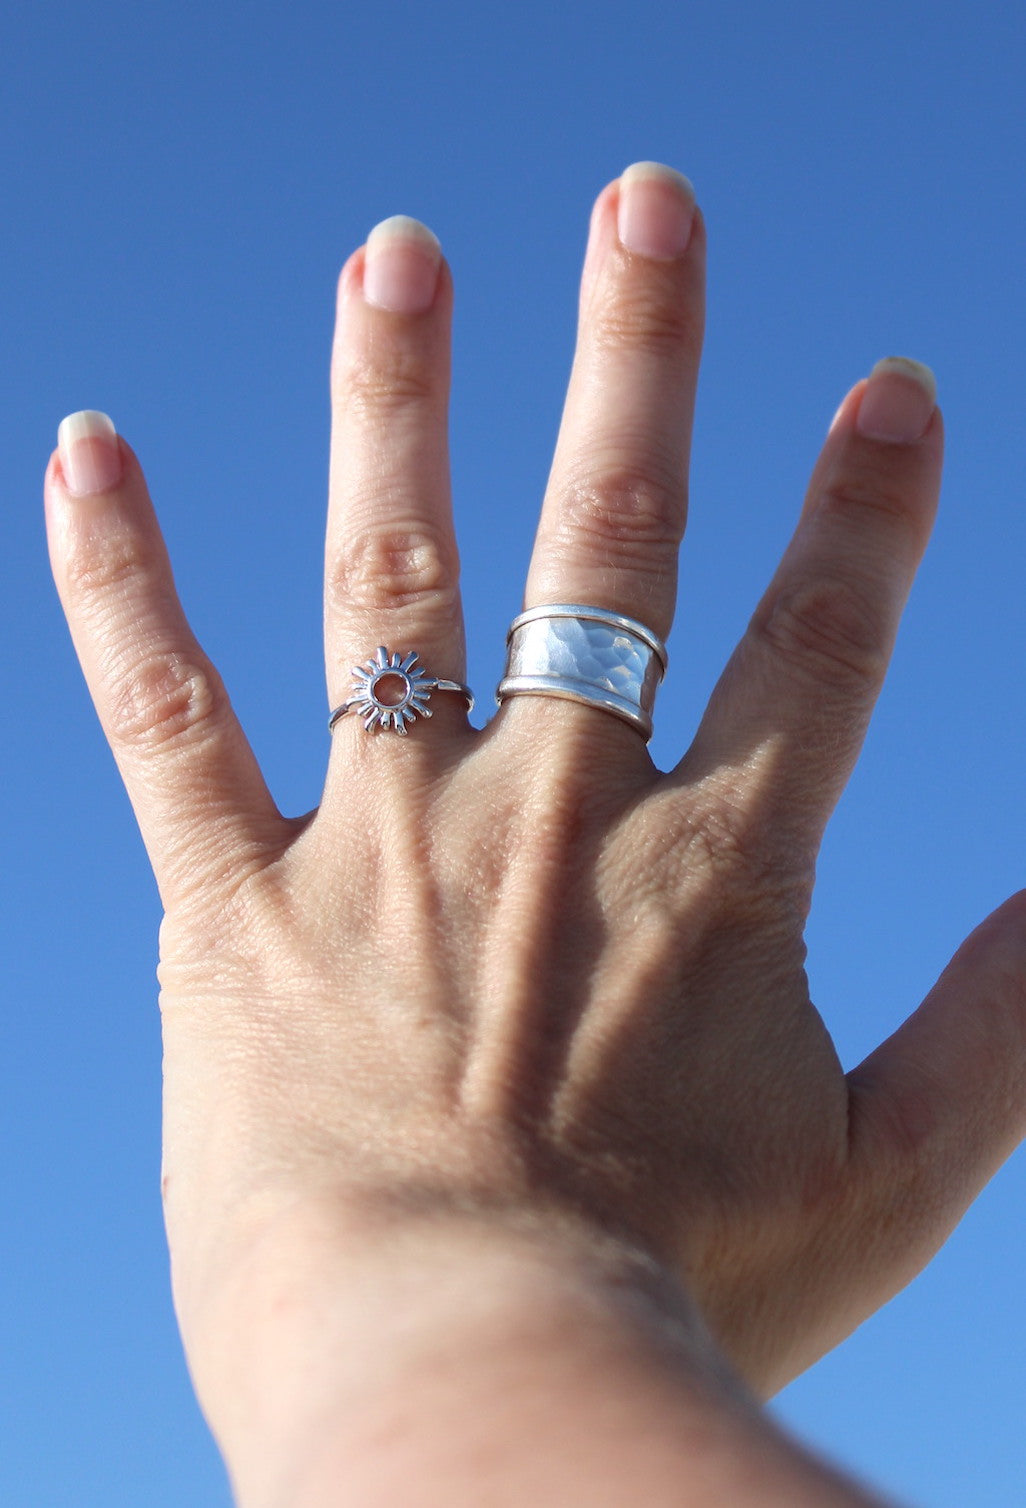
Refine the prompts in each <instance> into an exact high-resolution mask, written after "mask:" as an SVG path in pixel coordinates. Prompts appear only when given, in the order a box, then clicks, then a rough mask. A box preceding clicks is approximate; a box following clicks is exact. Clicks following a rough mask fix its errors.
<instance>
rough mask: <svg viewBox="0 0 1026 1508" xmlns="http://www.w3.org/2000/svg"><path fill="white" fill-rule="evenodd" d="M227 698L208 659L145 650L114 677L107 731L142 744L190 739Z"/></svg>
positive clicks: (207, 727)
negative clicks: (207, 661)
mask: <svg viewBox="0 0 1026 1508" xmlns="http://www.w3.org/2000/svg"><path fill="white" fill-rule="evenodd" d="M227 700H228V698H227V693H226V691H225V689H224V685H223V683H222V681H221V678H220V676H219V675H218V674H217V672H216V671H215V670H214V668H213V666H212V665H210V664H209V663H203V662H202V661H201V660H199V659H198V658H190V657H187V656H185V655H182V654H179V653H171V654H167V653H164V654H150V655H146V656H145V657H143V658H142V659H139V660H137V661H136V662H135V663H133V664H132V665H131V666H130V667H129V668H128V669H126V670H124V671H122V673H121V674H119V675H118V676H117V678H116V679H115V681H114V684H113V692H112V695H111V699H110V704H109V718H110V731H111V734H112V736H113V737H114V739H116V740H117V742H118V743H120V744H123V745H131V746H136V747H142V748H153V747H167V746H169V745H175V744H183V743H188V742H193V741H195V740H197V739H200V738H202V737H203V736H204V735H205V734H206V732H207V731H208V730H210V729H211V728H212V727H213V726H214V725H215V724H216V723H217V722H218V720H219V719H220V717H221V715H222V713H223V712H224V710H225V708H226V706H227Z"/></svg>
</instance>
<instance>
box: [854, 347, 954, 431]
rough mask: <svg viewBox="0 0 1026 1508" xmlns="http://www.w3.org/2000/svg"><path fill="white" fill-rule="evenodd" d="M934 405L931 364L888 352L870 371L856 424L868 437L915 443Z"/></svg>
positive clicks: (930, 416) (934, 380) (924, 429)
mask: <svg viewBox="0 0 1026 1508" xmlns="http://www.w3.org/2000/svg"><path fill="white" fill-rule="evenodd" d="M936 405H937V379H936V378H935V377H934V375H933V373H932V372H931V371H930V368H929V367H927V366H924V365H923V364H922V362H920V361H911V360H909V359H908V357H905V356H887V357H885V358H884V360H883V361H878V362H877V364H876V366H875V367H874V368H873V370H872V371H871V372H870V374H869V382H868V384H867V386H866V390H865V392H864V393H863V394H862V402H861V403H860V404H859V411H858V415H857V417H856V420H855V427H856V429H857V430H858V432H859V434H860V435H864V436H865V437H866V439H867V440H883V441H884V442H885V443H887V444H889V445H914V444H915V442H916V441H917V440H921V439H922V438H923V435H924V434H925V433H926V431H927V428H928V427H929V423H930V420H931V419H932V417H933V411H934V408H935V407H936Z"/></svg>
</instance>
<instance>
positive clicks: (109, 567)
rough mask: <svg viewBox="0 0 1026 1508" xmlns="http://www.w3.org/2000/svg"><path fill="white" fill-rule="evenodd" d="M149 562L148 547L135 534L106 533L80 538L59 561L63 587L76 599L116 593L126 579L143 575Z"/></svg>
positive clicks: (125, 582) (149, 551) (149, 553)
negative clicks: (89, 537)
mask: <svg viewBox="0 0 1026 1508" xmlns="http://www.w3.org/2000/svg"><path fill="white" fill-rule="evenodd" d="M151 564H152V549H151V547H150V546H149V545H148V544H147V542H146V541H144V540H143V539H141V538H140V537H139V536H138V535H137V534H135V533H131V532H124V533H121V534H112V533H107V534H104V535H103V536H102V538H96V539H91V540H85V541H82V543H81V545H80V547H79V548H78V549H76V550H74V551H73V552H72V553H70V554H69V556H68V557H67V559H66V560H65V561H64V564H63V576H64V581H65V584H66V586H67V589H68V591H69V593H70V594H71V596H72V597H73V598H75V599H76V600H85V601H88V600H89V599H91V598H103V597H108V596H112V595H115V596H116V595H117V594H118V592H119V591H120V590H121V589H122V588H124V587H125V586H126V585H128V584H129V583H131V582H133V581H136V580H138V579H139V578H140V577H142V576H145V575H146V574H147V572H148V571H149V569H150V567H151Z"/></svg>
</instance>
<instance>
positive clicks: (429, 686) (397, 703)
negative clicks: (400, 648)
mask: <svg viewBox="0 0 1026 1508" xmlns="http://www.w3.org/2000/svg"><path fill="white" fill-rule="evenodd" d="M419 658H420V656H419V655H418V654H417V652H416V650H409V651H408V652H406V653H403V654H399V653H398V652H396V651H394V650H393V651H391V652H390V651H389V650H388V649H386V648H385V646H384V645H383V644H382V645H379V647H378V649H377V651H376V653H375V655H374V657H373V659H370V660H368V661H367V662H366V664H365V665H354V666H353V692H352V695H351V696H349V697H347V698H346V700H345V701H344V702H342V703H341V704H340V705H339V706H338V707H334V708H333V709H332V711H331V714H330V716H329V718H328V731H329V733H330V732H332V731H333V730H334V727H335V724H336V723H337V722H338V720H339V718H341V717H345V715H346V713H347V712H357V713H359V715H360V717H362V719H363V726H364V727H365V728H366V729H367V731H368V733H370V732H373V731H375V730H377V729H379V728H381V729H391V730H392V732H393V733H402V734H405V732H406V729H407V726H408V725H409V724H410V723H412V722H414V721H415V720H416V718H418V717H430V716H431V708H430V707H429V706H428V702H429V701H430V700H431V693H432V692H433V691H455V692H457V693H458V695H460V696H462V697H463V699H464V701H465V702H466V704H467V711H468V712H469V711H470V710H471V708H472V707H473V705H474V693H473V692H472V691H471V689H470V687H469V686H464V684H463V682H462V681H445V680H440V679H439V678H438V676H433V675H430V674H429V673H428V671H426V670H425V669H424V667H423V665H418V664H417V661H418V659H419Z"/></svg>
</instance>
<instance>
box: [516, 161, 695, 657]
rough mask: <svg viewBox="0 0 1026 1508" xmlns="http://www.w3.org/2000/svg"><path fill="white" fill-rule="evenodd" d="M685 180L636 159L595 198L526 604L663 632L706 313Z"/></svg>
mask: <svg viewBox="0 0 1026 1508" xmlns="http://www.w3.org/2000/svg"><path fill="white" fill-rule="evenodd" d="M704 293H705V234H704V227H703V225H702V219H701V215H700V214H699V213H698V212H697V211H696V209H695V198H694V192H693V190H692V188H691V185H690V183H689V182H688V180H687V179H686V178H684V177H682V176H681V174H679V173H676V172H674V171H673V170H672V169H671V168H667V167H663V166H662V165H661V164H659V163H652V162H643V163H635V164H634V166H633V167H630V168H628V169H627V170H626V172H625V173H623V174H622V175H621V177H620V178H619V179H617V180H616V182H614V183H611V184H610V185H609V186H608V187H607V188H606V189H604V190H603V192H602V193H601V194H600V195H599V198H598V200H597V202H596V204H595V208H594V211H593V213H592V220H591V235H590V238H589V243H588V251H587V255H586V258H585V264H584V272H583V275H582V281H581V302H580V319H579V329H578V339H577V350H576V353H575V356H574V365H573V371H572V373H571V377H570V385H569V388H568V391H567V399H566V406H565V408H564V411H563V419H562V423H561V426H560V431H559V439H558V441H557V445H556V453H555V458H554V460H553V465H552V472H551V475H550V477H549V484H548V487H547V489H546V496H545V503H544V506H543V509H542V515H541V521H540V523H539V527H538V536H537V539H536V542H535V549H534V555H533V558H532V562H531V569H530V574H529V576H528V583H527V592H526V599H525V600H526V606H527V607H534V606H536V605H540V604H542V603H552V602H584V603H589V604H591V605H593V606H596V607H602V608H606V609H608V610H609V611H612V612H615V613H621V614H626V615H627V616H628V617H632V618H638V619H640V620H641V621H642V622H643V623H645V624H647V625H648V627H649V628H651V629H654V631H655V632H656V633H657V634H659V635H660V636H661V637H665V635H666V634H667V632H668V631H669V628H670V624H671V621H672V619H673V609H674V603H675V600H676V591H677V552H678V549H679V546H680V540H681V536H682V535H683V532H684V523H685V519H686V515H687V465H688V455H689V452H690V446H691V425H692V416H693V412H694V402H695V388H696V385H697V379H698V362H699V356H700V353H701V346H702V331H703V325H704V310H705V299H704Z"/></svg>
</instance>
